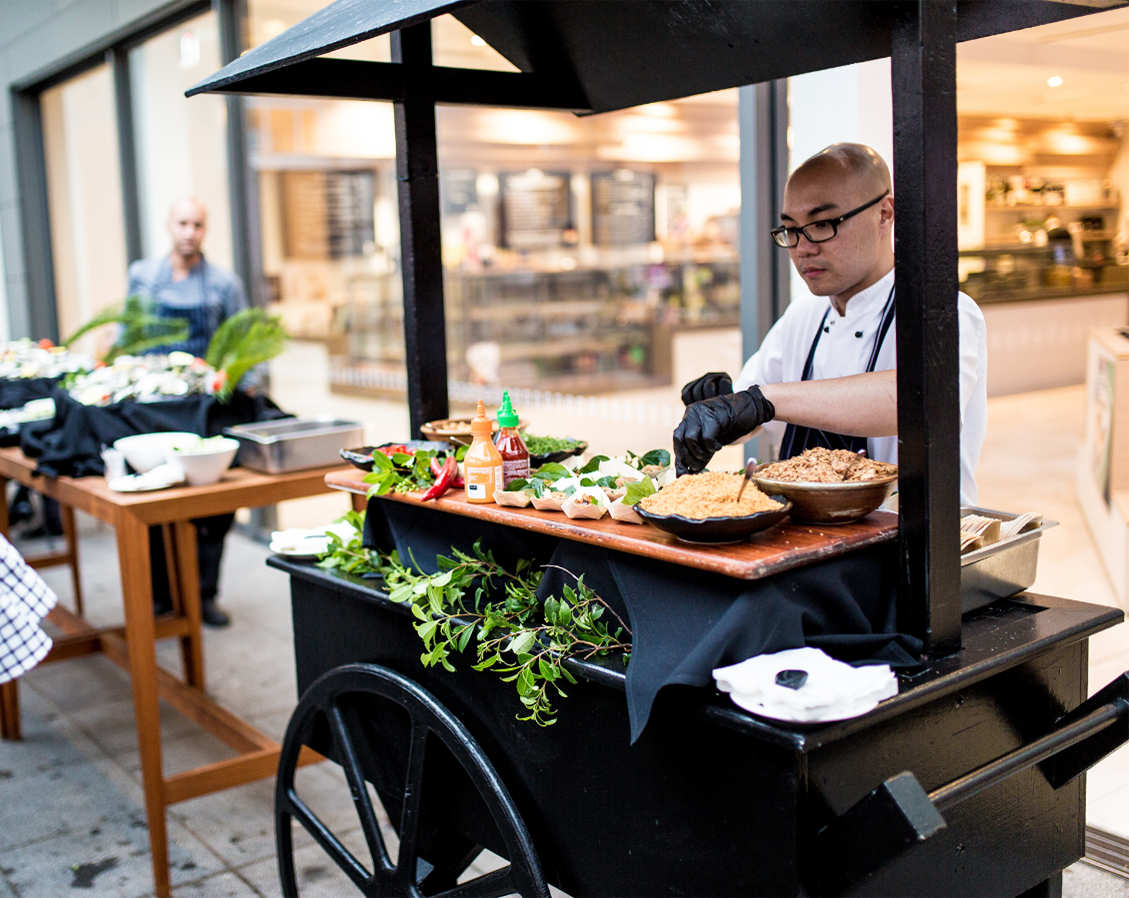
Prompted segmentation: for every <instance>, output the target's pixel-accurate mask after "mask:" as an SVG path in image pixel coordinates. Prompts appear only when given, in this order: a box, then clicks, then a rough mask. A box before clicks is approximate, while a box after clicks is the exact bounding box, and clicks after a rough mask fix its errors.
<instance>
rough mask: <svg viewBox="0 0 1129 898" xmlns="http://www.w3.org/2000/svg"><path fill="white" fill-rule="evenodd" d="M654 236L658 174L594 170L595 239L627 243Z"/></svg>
mask: <svg viewBox="0 0 1129 898" xmlns="http://www.w3.org/2000/svg"><path fill="white" fill-rule="evenodd" d="M654 239H655V176H654V175H652V174H648V173H646V172H636V171H631V170H629V169H625V168H620V169H616V170H615V171H608V172H593V173H592V242H593V243H594V244H596V246H625V245H629V244H638V243H650V242H651V241H652V240H654Z"/></svg>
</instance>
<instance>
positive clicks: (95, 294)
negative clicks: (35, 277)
mask: <svg viewBox="0 0 1129 898" xmlns="http://www.w3.org/2000/svg"><path fill="white" fill-rule="evenodd" d="M40 103H41V110H42V114H43V142H44V150H45V155H46V167H47V195H48V202H49V208H50V217H51V252H52V258H53V262H54V269H55V299H56V304H57V308H58V315H59V333H60V336H62V337H66V336H67V335H68V334H70V333H72V332H73V331H75V330H77V329H78V327H79V326H80V325H82V324H83V323H85V322H86V321H88V320H89V319H90V318H91V317H93V316H94V315H95V314H96V313H97V312H99V311H100V310H101V309H103V308H105V307H106V306H107V305H110V304H111V303H114V302H120V301H121V300H122V298H123V297H124V295H125V289H126V262H127V260H126V250H125V225H124V217H123V215H122V188H121V176H120V168H119V161H118V137H117V131H116V128H115V121H116V119H115V115H114V92H113V79H112V77H111V74H110V70H109V69H108V68H107V67H106V66H104V65H103V66H98V67H97V68H95V69H93V70H91V71H89V72H87V73H85V74H83V75H80V76H78V77H77V78H72V79H71V80H69V81H67V82H65V83H64V84H61V85H59V86H58V87H52V88H50V89H49V90H46V91H44V92H43V94H42V97H41V99H40Z"/></svg>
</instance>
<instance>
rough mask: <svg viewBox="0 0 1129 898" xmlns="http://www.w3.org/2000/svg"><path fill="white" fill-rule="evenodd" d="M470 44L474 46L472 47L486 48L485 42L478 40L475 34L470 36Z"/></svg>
mask: <svg viewBox="0 0 1129 898" xmlns="http://www.w3.org/2000/svg"><path fill="white" fill-rule="evenodd" d="M470 42H471V43H472V44H474V46H476V47H485V46H486V41H484V40H483V39H482V38H480V37H479V36H478V35H477V34H472V35H471V36H470Z"/></svg>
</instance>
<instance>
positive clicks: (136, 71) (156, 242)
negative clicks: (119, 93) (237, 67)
mask: <svg viewBox="0 0 1129 898" xmlns="http://www.w3.org/2000/svg"><path fill="white" fill-rule="evenodd" d="M129 63H130V75H131V81H132V85H131V86H132V92H133V123H134V128H135V133H136V140H137V175H138V192H139V196H140V201H141V228H142V247H143V250H144V253H145V255H146V256H147V257H148V256H155V255H160V254H162V253H165V252H168V249H169V236H168V232H167V231H166V229H165V224H166V222H167V220H168V214H169V207H170V206H171V205H172V202H173V200H175V199H176V198H177V197H180V196H185V195H190V196H194V197H196V198H197V199H199V200H200V201H201V202H202V203H203V204H204V206H205V207H206V208H207V210H208V235H207V238H206V240H205V242H204V252H205V255H206V256H207V257H208V259H209V260H210V261H211V262H213V263H215V264H217V265H220V266H221V267H223V268H226V269H228V270H230V269H231V268H232V249H231V211H230V205H229V203H228V181H227V139H226V122H227V104H226V103H225V101H224V98H223V97H220V96H207V95H205V96H199V97H192V98H191V99H187V98H186V97H185V96H184V91H185V90H187V89H188V88H189V87H191V86H192V85H193V84H195V83H197V82H198V81H200V80H201V79H203V78H204V77H205V76H207V75H210V74H211V73H212V72H214V71H216V70H217V69H218V68H219V67H220V51H219V26H218V22H217V19H216V15H215V13H207V14H206V15H202V16H199V17H197V18H195V19H191V20H190V21H188V22H185V23H184V24H183V25H180V26H178V27H177V28H174V29H172V30H170V31H167V32H165V33H164V34H161V35H158V36H157V37H155V38H153V39H152V40H149V41H146V42H145V43H144V44H142V45H141V46H139V47H137V48H136V49H134V50H132V51H131V52H130V56H129Z"/></svg>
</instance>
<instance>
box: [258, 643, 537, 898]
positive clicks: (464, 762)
mask: <svg viewBox="0 0 1129 898" xmlns="http://www.w3.org/2000/svg"><path fill="white" fill-rule="evenodd" d="M304 745H312V746H314V747H315V748H317V749H318V750H319V751H322V752H323V753H325V754H327V755H329V756H330V757H332V759H333V760H335V761H336V762H337V763H338V764H340V765H341V767H342V769H343V770H344V773H345V778H346V780H347V781H348V785H349V792H350V795H351V797H352V801H353V806H354V808H355V809H356V812H357V817H358V818H359V821H360V825H361V830H362V832H363V833H364V838H365V842H366V843H367V845H368V850H369V854H370V856H371V859H372V863H371V866H372V869H371V870H370V869H368V868H367V867H366V866H365V864H364V863H362V862H361V861H359V860H358V859H357V858H356V857H355V856H354V854H353V853H352V852H350V851H349V849H348V848H346V847H345V845H344V844H342V842H341V840H340V839H339V838H338V837H337V836H336V835H335V834H334V833H333V832H332V831H331V830H330V828H329V827H328V826H327V825H326V824H325V823H323V822H322V820H321V819H319V817H318V816H317V815H316V814H315V813H314V812H313V811H312V810H311V809H310V807H309V806H308V805H307V803H306V802H305V801H304V800H303V799H302V798H301V797H299V795H298V792H297V790H296V788H295V784H294V775H295V772H296V770H297V767H298V756H299V753H300V752H301V750H302V747H303V746H304ZM459 768H461V770H460V769H459ZM425 770H427V771H428V776H429V777H431V776H433V775H434V776H435V778H436V779H441V780H442V783H443V786H442V788H435V787H433V786H430V785H429V786H426V787H425V782H424V773H425ZM452 771H453V772H452ZM452 782H458V783H461V784H464V785H465V784H467V783H469V784H470V785H471V786H473V789H469V788H464V789H463V792H469V793H471V794H470V796H469V798H468V797H467V796H466V795H463V796H462V806H463V807H466V806H467V805H466V803H467V801H470V802H472V803H473V807H474V808H477V809H481V811H482V812H485V813H472V814H471V815H470V816H471V818H472V819H480V818H481V817H482V816H486V817H487V818H489V819H491V820H492V823H493V825H492V827H490V832H491V833H492V834H493V838H494V840H495V844H496V845H497V846H498V847H500V848H501V849H502V850H503V851H504V853H505V857H506V858H507V859H508V861H509V863H508V864H507V865H506V866H504V867H502V868H501V869H498V870H494V871H492V872H490V873H486V874H483V875H481V876H478V877H476V878H473V879H470V880H468V881H465V882H462V883H459V882H458V878H459V877H460V876H461V875H462V874H463V873H464V872H465V871H466V869H467V868H468V867H469V866H470V864H471V863H472V862H473V861H474V859H475V857H477V856H478V854H479V853H480V852H481V851H482V850H483V848H482V846H481V845H480V844H478V842H476V841H475V839H473V838H469V837H467V836H466V835H463V834H455V833H452V832H450V831H447V830H445V829H443V827H442V821H441V820H440V819H439V818H441V817H442V816H443V812H444V808H443V805H442V803H441V802H439V801H438V799H437V795H438V794H440V793H444V794H443V800H444V801H446V800H447V795H446V793H445V791H444V790H448V791H449V790H450V784H451V783H452ZM368 783H371V784H372V785H373V787H374V789H375V791H376V792H377V794H378V795H379V796H380V799H381V801H382V803H383V804H384V807H385V809H386V810H387V812H388V814H389V817H390V819H391V822H392V824H393V826H394V827H395V828H396V830H397V832H398V834H399V841H400V844H399V848H398V850H397V851H396V857H395V859H393V858H392V857H391V853H390V852H389V850H388V847H387V845H386V844H385V841H384V837H383V835H382V834H381V830H380V825H379V823H378V818H377V813H376V810H375V808H374V805H373V800H372V797H371V795H370V792H369V788H368V785H367V784H368ZM292 820H297V821H298V822H299V823H301V824H302V826H304V827H305V828H306V830H307V831H308V832H309V833H310V835H312V836H313V838H314V839H315V840H316V841H317V842H318V844H319V845H320V846H321V848H322V849H323V850H324V851H325V852H326V854H328V855H329V857H330V859H332V860H333V862H334V863H335V864H336V865H337V866H338V867H339V868H340V869H341V870H342V871H344V873H345V874H346V875H347V876H348V877H349V879H350V880H352V882H353V883H354V884H355V885H356V887H357V889H358V890H359V891H360V892H361V894H363V895H366V896H412V898H495V896H498V898H500V896H503V895H513V894H518V895H522V896H524V898H533V896H538V898H547V896H548V894H549V892H548V887H547V886H546V884H545V879H544V876H543V874H542V872H541V864H540V862H539V861H538V859H537V854H536V852H535V851H534V848H533V843H532V841H531V840H530V838H529V833H528V832H527V831H526V828H525V824H524V823H523V821H522V819H521V816H520V815H519V814H518V811H517V807H516V806H515V805H514V802H513V799H512V798H511V797H510V794H509V791H508V790H507V789H506V786H505V784H504V783H503V782H502V780H501V779H500V778H499V777H498V774H497V772H496V771H495V770H494V767H493V765H492V764H491V763H490V761H489V760H488V759H487V757H486V755H485V754H484V753H483V751H482V749H481V748H480V747H479V745H478V743H477V742H476V741H475V740H474V738H473V737H472V736H471V735H470V733H469V732H468V731H467V729H466V727H465V726H463V724H462V723H460V722H459V720H458V719H457V718H455V717H454V716H453V715H452V714H451V713H450V712H449V711H448V710H447V709H446V708H445V707H444V706H443V705H441V704H440V703H439V702H438V701H437V700H436V699H435V697H434V696H432V695H431V694H430V693H429V692H427V691H426V690H425V689H423V688H422V687H420V686H419V685H417V684H416V683H414V682H412V681H411V680H409V679H408V678H406V677H404V676H401V675H400V674H398V673H395V672H394V671H391V670H388V669H387V668H384V667H380V666H378V665H375V664H348V665H344V666H342V667H338V668H335V669H334V670H331V671H329V672H328V673H326V674H323V675H322V676H321V677H319V678H318V679H317V680H316V681H314V683H313V684H312V685H311V686H310V688H309V689H307V690H306V693H305V695H303V696H302V699H301V701H299V703H298V707H297V709H296V710H295V711H294V714H293V716H292V717H291V718H290V724H289V726H288V727H287V729H286V739H285V741H284V743H283V746H282V752H281V756H280V758H279V765H278V782H277V785H276V788H275V837H276V841H277V846H278V871H279V878H280V880H281V884H282V890H283V894H285V895H286V896H288V898H291V896H297V895H298V883H297V878H296V876H295V871H294V845H293V834H292V831H291V825H292V824H291V821H292ZM483 841H486V840H483ZM499 853H502V852H501V851H499Z"/></svg>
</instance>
